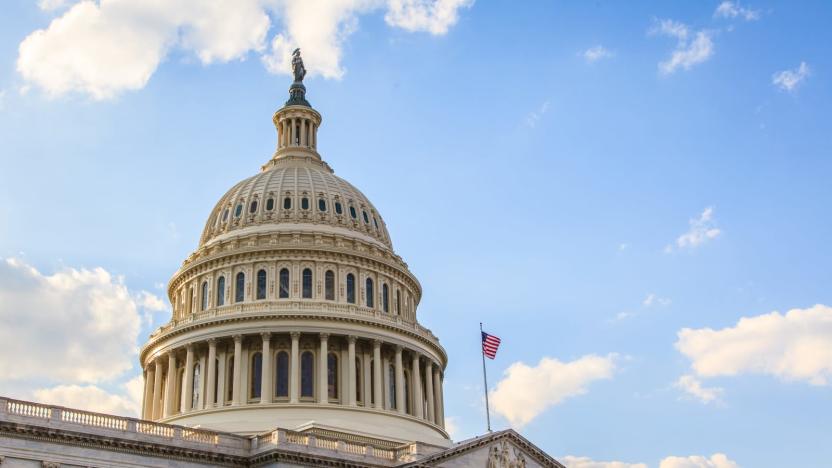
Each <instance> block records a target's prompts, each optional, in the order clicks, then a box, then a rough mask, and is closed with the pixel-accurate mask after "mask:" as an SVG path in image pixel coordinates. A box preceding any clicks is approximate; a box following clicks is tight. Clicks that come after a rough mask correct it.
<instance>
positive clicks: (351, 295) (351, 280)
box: [347, 273, 355, 304]
mask: <svg viewBox="0 0 832 468" xmlns="http://www.w3.org/2000/svg"><path fill="white" fill-rule="evenodd" d="M347 302H349V303H350V304H355V275H353V274H352V273H348V274H347Z"/></svg>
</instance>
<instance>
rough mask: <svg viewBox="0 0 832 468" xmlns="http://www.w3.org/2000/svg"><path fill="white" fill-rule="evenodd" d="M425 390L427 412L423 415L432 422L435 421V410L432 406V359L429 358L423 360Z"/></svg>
mask: <svg viewBox="0 0 832 468" xmlns="http://www.w3.org/2000/svg"><path fill="white" fill-rule="evenodd" d="M425 391H426V392H427V399H428V414H426V415H425V419H427V420H428V421H430V422H434V421H436V410H435V409H434V406H433V361H431V360H430V358H428V360H427V362H425Z"/></svg>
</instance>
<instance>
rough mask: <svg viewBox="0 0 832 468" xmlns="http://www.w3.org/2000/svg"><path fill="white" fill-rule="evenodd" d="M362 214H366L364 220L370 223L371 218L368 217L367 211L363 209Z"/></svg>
mask: <svg viewBox="0 0 832 468" xmlns="http://www.w3.org/2000/svg"><path fill="white" fill-rule="evenodd" d="M361 214H362V215H363V216H364V222H365V223H367V224H370V218H368V217H367V212H366V211H362V212H361Z"/></svg>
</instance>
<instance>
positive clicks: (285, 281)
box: [280, 268, 289, 299]
mask: <svg viewBox="0 0 832 468" xmlns="http://www.w3.org/2000/svg"><path fill="white" fill-rule="evenodd" d="M280 297H281V298H284V299H285V298H287V297H289V269H288V268H283V269H281V270H280Z"/></svg>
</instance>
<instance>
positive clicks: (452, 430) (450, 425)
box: [445, 416, 459, 440]
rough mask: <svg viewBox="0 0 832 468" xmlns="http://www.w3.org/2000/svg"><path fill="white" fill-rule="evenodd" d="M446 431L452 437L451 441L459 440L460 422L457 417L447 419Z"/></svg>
mask: <svg viewBox="0 0 832 468" xmlns="http://www.w3.org/2000/svg"><path fill="white" fill-rule="evenodd" d="M445 431H447V432H448V435H449V436H451V440H454V439H456V438H457V436H458V435H459V422H458V421H457V419H456V418H455V417H453V416H446V417H445Z"/></svg>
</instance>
